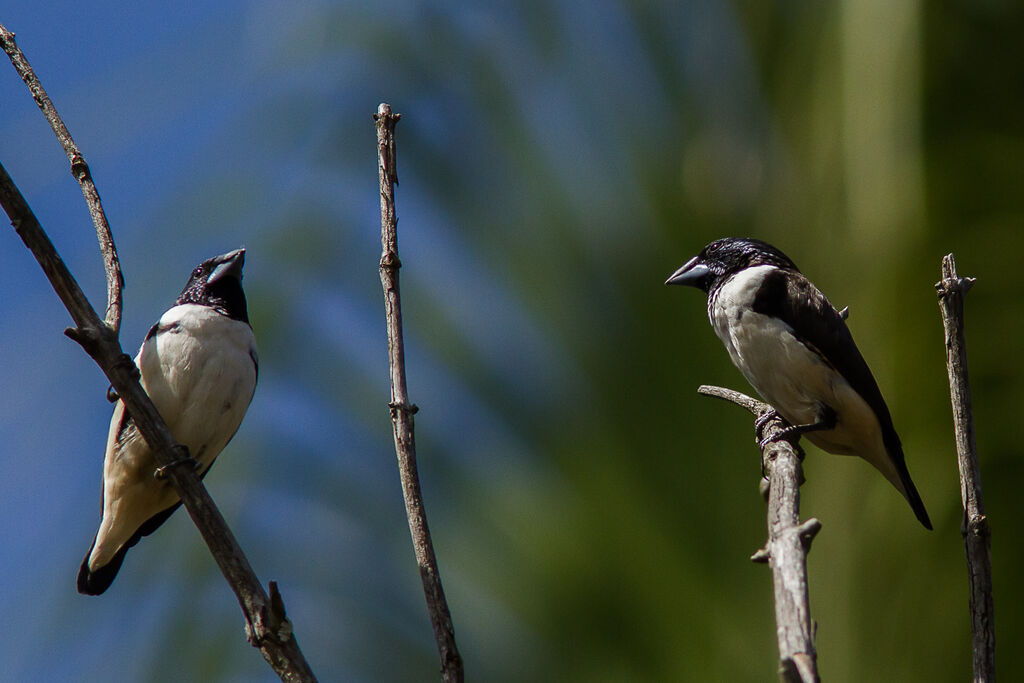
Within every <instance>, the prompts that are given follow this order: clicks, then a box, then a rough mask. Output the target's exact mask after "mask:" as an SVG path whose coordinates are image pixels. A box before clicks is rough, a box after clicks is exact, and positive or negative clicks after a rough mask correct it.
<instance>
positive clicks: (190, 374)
mask: <svg viewBox="0 0 1024 683" xmlns="http://www.w3.org/2000/svg"><path fill="white" fill-rule="evenodd" d="M244 264H245V250H244V249H236V250H235V251H232V252H229V253H227V254H224V255H222V256H217V257H214V258H211V259H207V260H206V261H203V262H202V263H201V264H199V265H198V266H197V267H196V268H195V269H194V270H193V271H192V274H191V276H190V277H189V280H188V284H186V285H185V289H184V290H182V292H181V294H180V295H179V296H178V298H177V300H176V301H175V302H174V305H173V306H172V307H171V308H170V309H168V311H167V312H166V313H164V314H163V315H162V316H161V317H160V320H159V321H158V322H157V323H156V324H155V325H153V327H152V328H150V330H149V333H148V334H147V335H146V339H145V341H143V343H142V348H140V349H139V353H138V355H137V356H135V365H136V366H138V369H139V373H140V375H141V378H140V381H141V383H142V387H143V388H144V389H145V390H146V393H147V394H149V397H150V399H152V401H153V405H154V406H156V409H157V410H158V411H159V412H160V416H161V417H162V418H163V419H164V422H166V423H167V426H168V428H169V429H170V430H171V433H172V434H173V435H174V439H175V441H176V442H177V443H178V444H181V445H183V446H185V447H187V448H188V452H189V455H190V457H191V458H192V459H193V460H194V466H195V468H196V471H197V472H198V474H199V475H200V476H205V475H206V472H207V471H208V470H209V468H210V466H211V465H212V464H213V461H214V459H215V458H216V457H217V455H218V454H220V452H221V450H223V448H224V447H225V446H226V445H227V443H228V442H229V441H230V440H231V437H233V436H234V435H235V432H236V431H238V427H239V425H241V423H242V418H243V417H245V413H246V411H247V410H248V408H249V402H250V401H251V400H252V397H253V392H254V391H255V389H256V376H257V368H258V360H257V355H256V345H255V341H254V338H253V334H252V327H251V326H250V325H249V315H248V310H247V307H246V301H245V292H244V291H243V290H242V267H243V265H244ZM112 398H113V399H114V400H116V404H115V406H114V415H113V417H112V418H111V420H110V432H109V435H108V437H107V448H106V454H105V456H104V459H103V487H102V518H101V520H100V526H99V530H98V531H97V532H96V537H95V539H94V540H93V542H92V547H90V548H89V552H88V553H87V554H86V556H85V559H84V560H83V561H82V566H81V568H80V569H79V572H78V592H80V593H83V594H86V595H99V594H101V593H103V592H104V591H105V590H107V588H109V587H110V584H111V583H112V582H113V580H114V577H116V576H117V572H118V570H119V569H120V568H121V563H122V562H123V561H124V556H125V553H126V552H128V549H129V548H131V547H132V546H134V545H135V544H136V543H138V542H139V540H140V539H141V538H142V537H143V536H148V535H149V534H151V533H153V532H154V531H156V530H157V528H158V527H159V526H160V525H161V524H163V523H164V522H166V521H167V519H168V518H169V517H170V516H171V514H172V513H173V512H174V511H175V510H177V509H178V506H180V505H181V500H180V499H179V497H178V495H177V493H176V492H175V490H174V488H173V486H171V484H170V482H169V481H168V480H167V479H165V478H163V477H159V476H156V475H157V474H158V473H157V465H156V461H155V460H154V459H153V454H152V452H151V451H150V449H149V446H148V445H147V444H146V441H145V440H144V439H143V438H142V436H141V435H140V434H139V431H138V428H137V427H136V426H135V424H134V421H133V420H132V417H131V415H129V414H128V412H127V411H126V410H125V405H124V402H123V401H122V400H120V399H118V398H115V397H112Z"/></svg>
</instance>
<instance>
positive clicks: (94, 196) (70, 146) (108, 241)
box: [0, 24, 124, 334]
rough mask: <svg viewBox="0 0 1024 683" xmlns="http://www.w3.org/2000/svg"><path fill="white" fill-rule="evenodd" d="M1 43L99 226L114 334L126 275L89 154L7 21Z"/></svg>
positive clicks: (109, 319)
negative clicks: (79, 142) (19, 44)
mask: <svg viewBox="0 0 1024 683" xmlns="http://www.w3.org/2000/svg"><path fill="white" fill-rule="evenodd" d="M0 45H3V48H4V52H6V53H7V56H8V57H10V59H11V64H13V65H14V69H15V70H16V71H17V72H18V75H19V76H21V80H23V81H25V85H27V86H28V89H29V91H31V93H32V99H34V100H35V101H36V104H38V105H39V109H40V110H41V111H42V112H43V116H45V117H46V120H47V121H49V122H50V127H51V128H52V129H53V132H54V134H55V135H56V136H57V140H59V141H60V144H61V147H63V148H64V153H65V154H66V155H67V157H68V161H70V162H71V175H73V176H74V177H75V180H77V181H78V184H79V185H81V186H82V196H84V197H85V203H86V205H88V207H89V215H90V216H92V222H93V226H95V228H96V239H97V240H98V241H99V243H100V253H101V254H103V269H104V271H105V272H106V275H107V315H106V323H107V326H108V327H110V329H112V330H113V331H114V334H118V333H119V332H120V330H121V311H122V308H123V306H124V303H123V290H124V276H123V275H122V274H121V262H120V260H119V259H118V257H117V248H116V247H115V246H114V236H113V234H112V233H111V232H110V224H109V223H108V222H107V214H106V213H105V212H104V211H103V203H102V202H101V201H100V193H99V191H98V190H97V189H96V183H94V182H93V180H92V173H90V171H89V164H87V163H86V162H85V157H84V156H82V152H81V151H79V149H78V145H76V144H75V140H74V138H72V137H71V132H70V131H68V128H67V126H65V125H64V121H63V120H62V119H61V117H60V114H58V113H57V108H56V107H54V106H53V102H52V101H50V96H49V95H47V94H46V90H44V89H43V84H42V83H40V82H39V79H38V78H37V77H36V74H35V71H33V70H32V66H31V65H30V64H29V63H28V59H27V58H26V57H25V54H24V53H23V52H22V51H21V49H20V48H19V47H18V44H17V43H16V42H15V40H14V34H13V33H11V32H10V31H8V30H7V29H6V28H5V27H4V26H3V24H0Z"/></svg>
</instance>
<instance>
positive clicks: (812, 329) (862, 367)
mask: <svg viewBox="0 0 1024 683" xmlns="http://www.w3.org/2000/svg"><path fill="white" fill-rule="evenodd" d="M753 308H754V311H755V312H757V313H762V314H764V315H770V316H773V317H776V318H779V319H780V320H782V321H783V322H785V323H786V324H787V325H789V326H790V327H791V328H793V331H794V332H795V333H796V337H797V339H799V340H800V341H801V342H803V343H804V344H805V345H806V346H808V347H810V348H811V349H812V350H814V351H817V353H818V354H820V355H821V356H822V357H823V358H824V359H825V361H826V362H827V363H828V364H829V365H831V366H832V367H833V368H835V369H836V371H837V372H838V373H839V374H840V375H842V376H843V378H844V379H846V381H847V382H849V384H850V386H851V387H853V390H854V391H856V392H857V393H858V394H860V396H861V398H863V399H864V401H865V402H866V403H867V404H868V405H869V406H870V407H871V410H872V411H873V412H874V414H875V417H876V418H878V424H879V425H880V426H881V429H882V440H883V442H884V443H885V449H886V451H887V452H888V453H889V457H890V458H891V459H892V461H893V463H894V464H895V465H896V471H897V472H898V473H899V476H900V481H901V482H902V483H903V488H904V489H905V490H906V491H907V499H908V501H909V502H910V505H911V507H912V508H913V509H914V513H915V514H916V515H917V518H918V519H919V520H920V521H921V523H922V524H924V525H925V526H926V527H928V528H929V529H931V522H930V521H929V520H928V513H927V512H925V509H924V503H923V502H922V501H921V497H920V495H919V494H918V492H917V488H916V487H915V486H914V483H913V481H911V479H910V473H909V472H908V471H907V465H906V462H905V460H904V457H903V446H902V445H901V444H900V438H899V436H898V435H897V434H896V428H895V427H894V426H893V423H892V416H891V415H890V414H889V408H888V406H886V404H885V399H884V398H882V392H881V390H880V389H879V388H878V382H876V381H875V377H874V375H872V374H871V370H870V368H868V364H867V362H866V361H865V360H864V357H863V356H862V355H861V353H860V350H859V349H858V348H857V344H856V343H854V341H853V335H851V334H850V330H849V328H848V327H847V326H846V321H845V320H843V318H842V317H841V316H840V315H839V311H837V310H836V309H835V307H834V306H833V305H832V303H831V302H830V301H829V300H828V299H827V298H826V297H825V295H824V294H822V293H821V291H820V290H819V289H818V288H817V287H815V286H814V285H813V284H812V283H811V281H810V280H808V279H807V278H806V277H804V276H803V275H802V274H801V273H800V272H799V271H795V270H785V269H778V270H773V271H771V272H770V273H769V274H768V275H767V276H766V277H765V279H764V282H763V283H762V285H761V287H760V289H759V290H758V292H757V296H756V297H755V299H754V305H753Z"/></svg>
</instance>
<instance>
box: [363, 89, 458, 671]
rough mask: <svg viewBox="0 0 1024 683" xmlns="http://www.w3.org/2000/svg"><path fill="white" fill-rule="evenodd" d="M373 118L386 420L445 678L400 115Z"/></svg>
mask: <svg viewBox="0 0 1024 683" xmlns="http://www.w3.org/2000/svg"><path fill="white" fill-rule="evenodd" d="M373 118H374V120H375V121H376V122H377V162H378V163H377V165H378V171H379V174H380V232H381V248H382V254H381V258H380V283H381V286H382V287H383V288H384V308H385V313H386V316H387V328H388V359H389V361H390V367H391V403H389V404H388V405H389V407H390V408H391V423H392V426H393V427H394V432H395V452H396V453H397V455H398V472H399V475H400V476H401V479H402V493H403V495H404V496H405V512H406V515H407V517H408V518H409V532H410V533H411V534H412V545H413V549H414V551H415V553H416V563H417V564H418V565H419V568H420V578H421V580H422V581H423V592H424V594H425V595H426V599H427V611H428V612H429V613H430V624H431V626H432V627H433V629H434V639H435V640H436V641H437V650H438V653H439V654H440V656H441V673H442V675H443V676H444V680H445V682H446V683H461V681H462V680H463V670H462V657H461V656H460V655H459V650H458V648H457V647H456V645H455V627H454V626H453V625H452V617H451V613H450V612H449V611H448V602H447V600H446V599H445V596H444V589H443V588H442V587H441V574H440V572H439V571H438V569H437V557H435V555H434V544H433V541H431V539H430V529H429V528H428V527H427V513H426V509H425V508H424V506H423V495H422V493H421V492H420V478H419V473H418V472H417V469H416V439H415V434H414V431H413V415H414V414H415V413H416V410H417V408H416V406H414V405H412V404H411V403H410V402H409V392H408V388H407V387H406V383H405V345H404V342H403V341H402V303H401V298H400V296H399V290H398V269H399V268H400V267H401V265H402V264H401V261H399V259H398V217H397V215H396V214H395V185H396V184H397V183H398V172H397V170H396V166H395V124H396V123H397V122H398V120H399V118H401V114H394V113H392V112H391V107H390V106H389V105H388V104H386V103H382V104H381V105H380V107H378V109H377V113H376V114H374V117H373Z"/></svg>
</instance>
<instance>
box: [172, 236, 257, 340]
mask: <svg viewBox="0 0 1024 683" xmlns="http://www.w3.org/2000/svg"><path fill="white" fill-rule="evenodd" d="M244 265H245V249H235V250H234V251H229V252H228V253H226V254H222V255H220V256H214V257H213V258H211V259H206V260H205V261H203V262H202V263H200V264H199V265H198V266H196V267H195V270H193V271H192V276H191V277H189V279H188V284H186V285H185V289H183V290H181V294H180V295H179V296H178V300H177V301H175V302H174V303H175V305H180V304H199V305H200V306H209V307H210V308H215V309H217V310H218V311H220V312H221V313H223V314H224V315H226V316H228V317H229V318H232V319H233V320H240V321H242V322H244V323H246V324H248V322H249V311H248V308H247V307H246V304H245V292H244V291H242V266H244Z"/></svg>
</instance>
